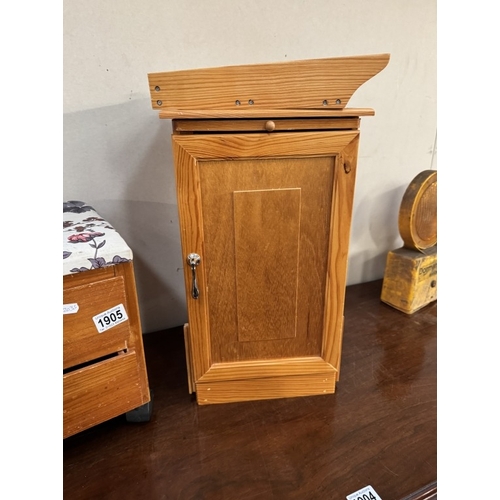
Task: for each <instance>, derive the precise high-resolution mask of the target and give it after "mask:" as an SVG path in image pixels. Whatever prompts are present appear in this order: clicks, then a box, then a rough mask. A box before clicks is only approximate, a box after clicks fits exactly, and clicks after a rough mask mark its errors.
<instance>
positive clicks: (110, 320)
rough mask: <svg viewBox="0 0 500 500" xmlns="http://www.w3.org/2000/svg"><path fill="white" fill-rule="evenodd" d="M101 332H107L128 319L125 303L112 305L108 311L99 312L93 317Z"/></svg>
mask: <svg viewBox="0 0 500 500" xmlns="http://www.w3.org/2000/svg"><path fill="white" fill-rule="evenodd" d="M92 319H93V320H94V324H95V326H96V328H97V331H98V332H99V333H102V332H105V331H106V330H109V329H110V328H113V327H114V326H116V325H119V324H120V323H123V322H124V321H127V320H128V316H127V312H126V311H125V308H124V307H123V304H120V305H118V306H115V307H112V308H111V309H108V310H107V311H104V312H102V313H99V314H97V315H96V316H94V317H93V318H92Z"/></svg>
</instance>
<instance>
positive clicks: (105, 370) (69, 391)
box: [63, 352, 150, 437]
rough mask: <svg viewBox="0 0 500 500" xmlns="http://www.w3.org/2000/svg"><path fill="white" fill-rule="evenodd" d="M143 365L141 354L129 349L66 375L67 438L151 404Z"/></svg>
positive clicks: (65, 425)
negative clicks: (142, 381)
mask: <svg viewBox="0 0 500 500" xmlns="http://www.w3.org/2000/svg"><path fill="white" fill-rule="evenodd" d="M140 366H141V363H140V362H139V360H138V359H137V354H136V353H135V352H129V353H127V354H118V355H116V356H114V357H112V358H110V359H106V360H104V361H100V362H99V363H95V364H93V365H90V366H87V367H85V368H81V369H79V370H75V371H73V372H70V373H67V374H65V375H64V376H63V387H64V407H63V408H64V409H63V420H64V422H63V426H64V437H67V436H70V435H73V434H75V433H77V432H80V431H83V430H85V429H88V428H89V427H92V426H94V425H96V424H100V423H101V422H104V421H106V420H109V419H110V418H113V417H116V416H117V415H120V414H122V413H126V412H128V411H130V410H133V409H134V408H137V407H139V406H141V405H142V404H144V403H147V402H148V401H149V400H150V397H149V391H148V390H147V388H146V390H144V388H143V387H142V385H141V383H140V380H141V377H140V373H139V369H140Z"/></svg>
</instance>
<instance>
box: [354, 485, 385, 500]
mask: <svg viewBox="0 0 500 500" xmlns="http://www.w3.org/2000/svg"><path fill="white" fill-rule="evenodd" d="M346 498H347V500H382V499H381V498H380V497H379V496H378V495H377V492H376V491H375V490H374V489H373V488H372V487H371V486H370V485H368V486H365V487H364V488H361V489H360V490H358V491H356V492H354V493H351V494H350V495H348V496H347V497H346Z"/></svg>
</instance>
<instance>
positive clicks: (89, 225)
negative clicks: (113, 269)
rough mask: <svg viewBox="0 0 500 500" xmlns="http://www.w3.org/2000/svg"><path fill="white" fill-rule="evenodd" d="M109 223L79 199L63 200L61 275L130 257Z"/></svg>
mask: <svg viewBox="0 0 500 500" xmlns="http://www.w3.org/2000/svg"><path fill="white" fill-rule="evenodd" d="M132 258H133V256H132V250H131V249H130V248H129V247H128V245H127V244H126V243H125V241H124V240H123V238H122V237H121V236H120V234H119V233H118V232H117V231H116V230H115V229H114V228H113V226H112V225H111V224H110V223H109V222H107V221H106V220H104V219H103V218H102V217H101V216H100V215H99V214H98V213H97V212H96V211H95V210H94V208H93V207H91V206H90V205H87V204H85V203H84V202H83V201H67V202H63V275H65V274H72V273H81V272H84V271H91V270H92V269H99V268H101V267H108V266H114V265H116V264H121V263H122V262H128V261H130V260H132Z"/></svg>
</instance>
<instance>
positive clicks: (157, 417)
mask: <svg viewBox="0 0 500 500" xmlns="http://www.w3.org/2000/svg"><path fill="white" fill-rule="evenodd" d="M381 286H382V281H381V280H378V281H374V282H371V283H365V284H362V285H355V286H350V287H348V288H347V296H346V307H345V326H344V341H343V351H342V362H341V372H340V381H339V382H338V384H337V390H336V393H335V394H333V395H325V396H313V397H306V398H292V399H281V400H271V401H255V402H247V403H233V404H226V405H210V406H198V405H197V404H196V402H195V401H194V399H193V396H191V395H189V394H188V390H187V379H186V374H185V369H186V368H185V357H184V346H183V339H182V328H181V327H179V328H174V329H171V330H166V331H163V332H157V333H150V334H146V335H145V336H144V341H145V350H146V362H147V365H148V373H149V379H150V387H151V388H152V390H153V391H154V409H153V417H152V420H151V421H150V422H148V423H142V424H131V423H127V422H126V421H125V418H124V417H117V418H115V419H113V420H111V421H109V422H105V423H104V424H101V425H98V426H96V427H94V428H92V429H89V430H88V431H85V432H82V433H81V434H78V435H76V436H73V437H71V438H68V439H66V440H65V441H64V464H63V467H64V497H65V498H68V499H72V500H73V499H90V498H99V499H107V498H111V499H114V498H117V499H118V498H119V499H125V498H126V499H128V498H147V499H151V500H156V499H168V500H171V499H228V500H229V499H230V500H236V499H237V500H242V499H264V500H266V499H277V500H280V499H300V500H304V499H318V500H323V499H334V500H336V499H339V500H343V499H345V498H346V496H347V495H349V494H351V493H353V492H355V491H357V490H359V489H361V488H363V487H364V486H367V485H371V486H372V487H373V488H374V489H375V491H376V492H377V493H378V495H379V496H380V497H381V499H382V500H401V499H414V500H416V499H419V500H424V499H431V498H437V493H436V491H437V486H436V481H437V458H436V449H437V424H436V421H437V414H436V413H437V412H436V410H437V401H436V399H437V388H436V320H437V303H433V304H429V305H428V306H426V307H425V308H423V309H422V310H420V311H418V312H416V313H414V314H413V315H411V316H409V315H406V314H404V313H402V312H399V311H397V310H395V309H393V308H391V307H390V306H388V305H386V304H384V303H382V302H381V301H380V300H379V298H380V291H381Z"/></svg>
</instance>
